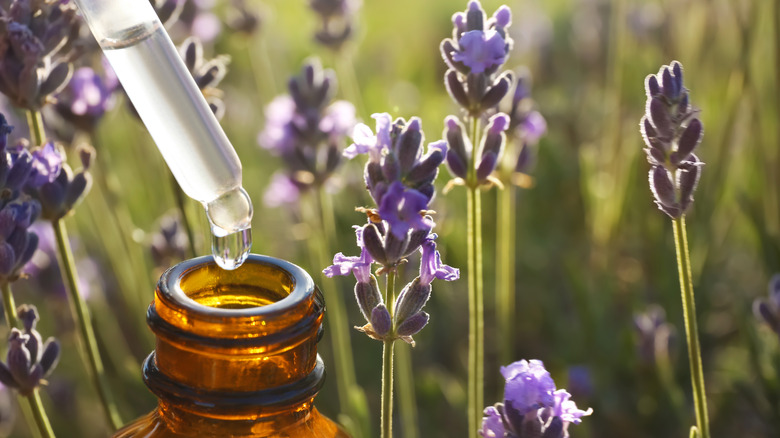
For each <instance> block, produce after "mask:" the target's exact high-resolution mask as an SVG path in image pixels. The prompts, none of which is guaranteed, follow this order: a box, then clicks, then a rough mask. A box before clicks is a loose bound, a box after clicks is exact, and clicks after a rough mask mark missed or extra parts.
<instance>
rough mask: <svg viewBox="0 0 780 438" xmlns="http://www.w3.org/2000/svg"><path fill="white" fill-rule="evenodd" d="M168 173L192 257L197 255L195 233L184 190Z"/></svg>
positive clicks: (170, 173) (171, 174)
mask: <svg viewBox="0 0 780 438" xmlns="http://www.w3.org/2000/svg"><path fill="white" fill-rule="evenodd" d="M168 174H169V175H170V182H171V189H172V190H173V197H174V199H175V200H176V208H178V209H179V216H180V217H181V225H182V227H183V228H184V231H185V232H186V233H187V241H188V242H189V244H190V257H192V258H194V257H197V255H198V252H197V251H196V250H195V234H194V233H193V230H192V224H191V223H190V220H189V218H188V217H187V204H186V199H184V192H183V191H182V190H181V187H179V183H178V181H176V177H175V176H173V173H172V172H168Z"/></svg>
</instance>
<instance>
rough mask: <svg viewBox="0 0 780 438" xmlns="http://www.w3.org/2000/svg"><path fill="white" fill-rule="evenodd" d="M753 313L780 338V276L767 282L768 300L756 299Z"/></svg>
mask: <svg viewBox="0 0 780 438" xmlns="http://www.w3.org/2000/svg"><path fill="white" fill-rule="evenodd" d="M753 313H754V314H755V315H756V318H758V319H759V320H760V321H763V322H764V323H765V324H766V325H768V326H769V328H771V329H772V330H773V331H774V332H775V333H777V335H778V336H780V274H775V275H774V276H772V278H771V279H770V280H769V298H768V299H766V298H756V300H755V301H753Z"/></svg>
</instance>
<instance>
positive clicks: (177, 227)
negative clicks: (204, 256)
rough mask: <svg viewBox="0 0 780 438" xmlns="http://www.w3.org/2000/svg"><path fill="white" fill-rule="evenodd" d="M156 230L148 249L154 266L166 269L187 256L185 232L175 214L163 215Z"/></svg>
mask: <svg viewBox="0 0 780 438" xmlns="http://www.w3.org/2000/svg"><path fill="white" fill-rule="evenodd" d="M157 229H158V231H157V232H156V233H154V234H152V241H151V245H150V248H149V249H150V251H151V253H152V260H154V264H155V266H157V267H159V268H165V269H167V268H168V267H169V266H173V264H175V263H178V262H180V261H182V260H184V259H185V258H187V248H188V247H187V245H188V242H187V233H185V232H184V229H183V228H182V225H181V221H180V219H179V217H178V216H177V215H165V216H163V217H161V218H160V220H159V221H158V224H157Z"/></svg>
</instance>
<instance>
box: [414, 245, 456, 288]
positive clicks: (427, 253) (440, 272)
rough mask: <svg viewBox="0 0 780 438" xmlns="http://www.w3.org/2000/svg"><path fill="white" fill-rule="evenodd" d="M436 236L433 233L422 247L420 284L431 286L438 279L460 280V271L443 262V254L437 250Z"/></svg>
mask: <svg viewBox="0 0 780 438" xmlns="http://www.w3.org/2000/svg"><path fill="white" fill-rule="evenodd" d="M437 237H438V236H436V234H435V233H431V234H430V235H428V237H427V238H426V239H425V241H424V242H423V244H422V245H421V246H420V251H421V253H422V255H421V258H422V260H421V261H420V283H422V284H431V282H432V281H433V280H434V279H435V278H438V279H439V280H444V281H453V280H457V279H458V278H460V270H458V269H457V268H453V267H452V266H448V265H445V264H444V263H442V262H441V254H439V251H437V250H436V238H437Z"/></svg>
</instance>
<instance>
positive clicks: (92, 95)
mask: <svg viewBox="0 0 780 438" xmlns="http://www.w3.org/2000/svg"><path fill="white" fill-rule="evenodd" d="M110 74H111V75H113V70H112V71H111V73H110ZM117 85H118V84H117V83H116V80H115V79H114V78H111V77H108V78H107V79H104V78H103V77H101V76H100V75H99V74H98V73H97V72H95V70H93V69H91V68H89V67H81V68H79V69H77V70H76V71H75V72H74V73H73V77H72V78H71V79H70V82H68V85H67V86H66V87H65V89H63V90H62V92H60V93H59V94H58V95H57V103H56V105H55V109H56V110H57V112H58V113H59V114H60V115H61V116H62V117H63V118H64V119H65V120H67V121H68V122H70V123H72V124H73V125H74V126H75V127H77V128H79V129H81V130H82V131H86V132H91V131H92V130H94V129H95V127H96V126H97V123H98V122H99V121H100V119H102V117H103V115H104V114H105V113H106V112H107V111H108V110H110V109H111V108H113V107H114V101H115V99H114V91H115V90H116V88H117Z"/></svg>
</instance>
